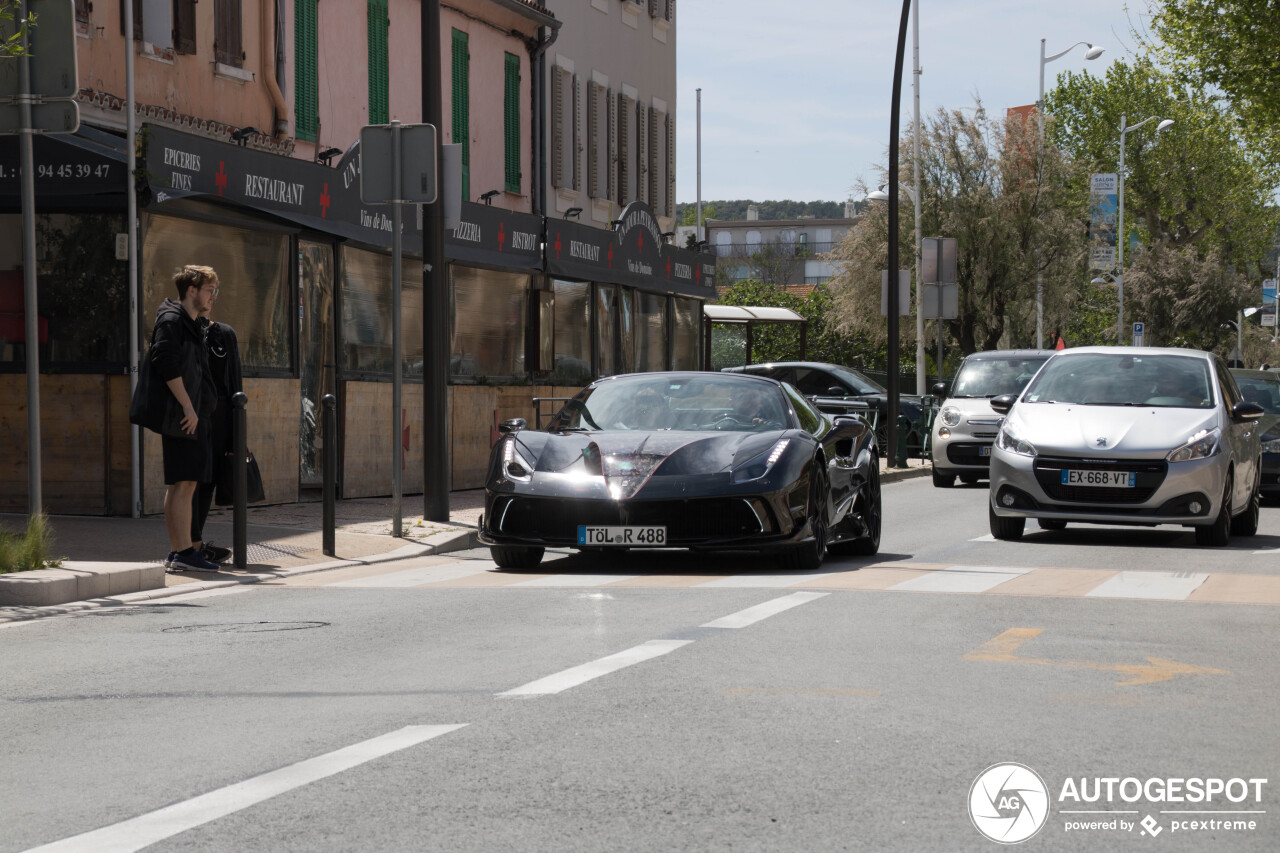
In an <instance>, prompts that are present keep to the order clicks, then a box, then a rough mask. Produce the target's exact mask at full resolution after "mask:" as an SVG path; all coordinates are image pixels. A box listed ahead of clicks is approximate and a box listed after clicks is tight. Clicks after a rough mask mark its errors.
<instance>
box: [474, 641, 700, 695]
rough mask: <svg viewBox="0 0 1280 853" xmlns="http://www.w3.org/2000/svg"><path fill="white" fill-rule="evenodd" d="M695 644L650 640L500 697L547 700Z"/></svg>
mask: <svg viewBox="0 0 1280 853" xmlns="http://www.w3.org/2000/svg"><path fill="white" fill-rule="evenodd" d="M692 642H693V640H650V641H649V642H647V643H641V644H640V645H638V646H632V647H631V648H629V649H626V650H624V651H621V652H618V653H617V654H612V655H609V656H607V657H602V658H600V659H599V660H594V661H592V662H591V663H584V664H582V665H581V666H575V667H571V668H569V669H566V670H564V671H563V672H557V673H556V674H555V675H548V676H547V677H546V678H539V679H538V680H537V681H530V682H529V683H528V684H525V685H523V686H522V687H516V688H514V689H512V690H507V691H505V692H502V693H499V694H498V695H499V696H548V695H550V694H552V693H559V692H561V691H563V690H568V689H569V688H570V687H577V686H578V685H580V684H585V683H587V682H588V681H590V680H592V679H593V678H599V677H600V676H602V675H608V674H609V673H611V672H617V671H618V670H620V669H624V668H626V667H628V666H631V665H632V664H637V663H643V662H644V661H647V660H652V659H653V658H656V657H661V656H662V655H665V654H667V653H668V652H674V651H675V650H676V649H678V648H680V647H681V646H687V645H689V644H690V643H692Z"/></svg>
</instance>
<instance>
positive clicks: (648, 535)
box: [578, 525, 667, 548]
mask: <svg viewBox="0 0 1280 853" xmlns="http://www.w3.org/2000/svg"><path fill="white" fill-rule="evenodd" d="M578 544H579V545H622V546H624V547H628V548H661V547H662V546H664V545H666V544H667V528H665V527H638V526H629V527H587V526H586V525H578Z"/></svg>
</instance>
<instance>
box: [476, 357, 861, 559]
mask: <svg viewBox="0 0 1280 853" xmlns="http://www.w3.org/2000/svg"><path fill="white" fill-rule="evenodd" d="M501 430H502V432H503V436H502V438H501V439H500V440H499V441H498V443H497V444H496V445H494V448H493V452H492V455H491V457H490V460H489V473H488V479H487V482H486V486H485V511H484V517H483V519H482V520H481V524H480V538H481V541H483V542H485V543H486V544H488V545H489V546H490V548H491V550H492V553H493V559H494V562H496V563H497V564H498V565H499V566H502V567H504V568H531V567H533V566H536V565H538V563H539V562H540V561H541V560H542V555H543V551H544V549H546V548H549V547H551V548H579V549H583V550H600V551H604V550H610V549H627V548H690V549H697V550H717V551H743V550H748V551H761V552H768V553H772V554H776V555H777V557H778V560H779V562H780V563H781V565H782V566H783V567H784V568H788V569H799V570H810V571H811V570H813V569H816V568H818V566H819V565H821V563H822V560H823V558H824V557H825V556H826V554H827V550H828V548H829V549H830V550H831V551H832V552H833V553H850V554H861V555H870V554H874V553H876V552H877V551H878V550H879V548H880V518H881V516H880V466H879V460H878V457H877V454H876V445H875V436H874V435H873V434H872V433H871V430H870V428H869V427H868V425H867V423H866V422H865V421H863V420H862V419H861V418H858V417H855V416H842V415H829V414H825V413H823V412H820V411H818V410H817V409H816V408H815V407H814V406H813V405H812V404H811V403H810V402H809V401H808V400H807V399H805V397H804V395H802V394H801V393H800V392H798V391H797V390H796V389H795V388H793V387H791V386H790V385H787V384H785V383H781V382H778V381H776V380H773V379H765V378H762V377H757V376H749V375H744V374H727V373H695V372H689V373H674V372H673V373H636V374H627V375H623V376H613V377H609V378H607V379H600V380H598V381H596V382H593V383H591V384H590V385H588V386H587V387H586V388H584V389H582V391H580V392H579V393H578V394H577V395H576V396H574V397H573V398H572V399H571V400H569V401H568V402H567V403H566V404H565V405H564V407H563V408H562V409H561V410H560V412H559V413H558V414H556V415H555V417H553V418H552V419H551V421H550V422H549V423H548V425H547V427H546V429H545V430H531V429H527V428H526V423H525V421H524V420H523V419H521V418H516V419H513V420H510V421H507V422H506V423H504V424H503V425H502V427H501Z"/></svg>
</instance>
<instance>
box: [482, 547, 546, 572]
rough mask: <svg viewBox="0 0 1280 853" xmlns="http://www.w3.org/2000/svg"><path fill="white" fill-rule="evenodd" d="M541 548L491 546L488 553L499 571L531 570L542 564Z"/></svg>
mask: <svg viewBox="0 0 1280 853" xmlns="http://www.w3.org/2000/svg"><path fill="white" fill-rule="evenodd" d="M542 552H543V549H542V548H529V547H525V546H523V545H491V546H489V553H490V554H492V555H493V561H494V562H495V563H497V564H498V568H500V569H532V568H533V567H534V566H536V565H538V564H539V563H541V562H542Z"/></svg>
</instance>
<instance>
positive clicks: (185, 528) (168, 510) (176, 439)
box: [147, 265, 218, 572]
mask: <svg viewBox="0 0 1280 853" xmlns="http://www.w3.org/2000/svg"><path fill="white" fill-rule="evenodd" d="M173 284H174V288H175V289H176V290H177V294H178V299H177V301H174V300H173V299H166V300H165V301H164V302H162V303H161V304H160V307H159V308H158V309H157V310H156V325H155V331H154V332H153V334H152V337H151V350H150V352H149V353H148V355H147V357H148V358H150V359H151V368H152V370H153V371H154V373H155V375H156V376H157V377H159V378H160V380H161V381H162V382H164V384H165V386H166V387H167V388H168V391H169V394H170V395H171V396H172V399H171V400H169V401H168V402H167V404H168V405H169V406H178V407H180V408H181V418H180V420H179V424H180V431H181V434H180V435H177V436H175V435H163V434H162V436H161V439H160V442H161V449H162V452H163V456H164V482H165V485H167V486H168V487H169V488H168V490H167V491H165V495H164V520H165V526H166V528H168V532H169V548H170V551H169V556H168V557H167V558H166V559H165V568H166V569H168V570H169V571H171V572H184V571H197V572H201V571H203V572H216V571H217V570H218V566H217V564H216V563H211V562H210V561H208V560H206V559H205V558H204V557H203V556H202V555H201V554H200V551H199V549H197V548H194V547H192V542H191V504H192V498H193V497H194V495H195V491H196V485H197V484H198V483H207V482H209V481H211V480H212V479H213V449H212V447H211V444H210V435H209V423H208V418H209V416H210V415H212V414H213V412H214V409H215V407H216V406H217V402H218V396H217V390H216V389H215V388H214V385H213V379H212V377H211V376H210V373H209V355H208V351H207V350H206V348H205V335H204V329H203V328H202V327H201V325H200V323H199V321H198V318H199V316H200V313H201V312H202V311H205V312H207V311H208V310H210V309H212V307H213V303H214V300H215V299H217V297H218V274H217V273H216V272H214V271H213V268H212V267H206V266H195V265H187V266H185V267H183V268H182V269H180V270H179V271H178V272H177V274H176V275H174V277H173Z"/></svg>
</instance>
